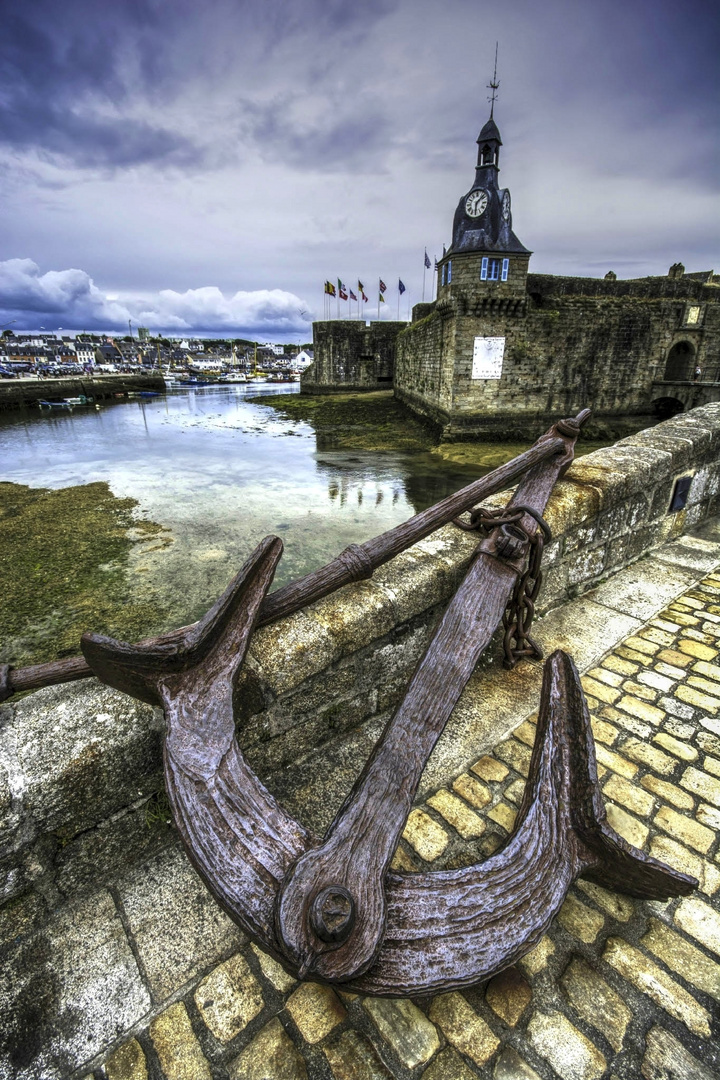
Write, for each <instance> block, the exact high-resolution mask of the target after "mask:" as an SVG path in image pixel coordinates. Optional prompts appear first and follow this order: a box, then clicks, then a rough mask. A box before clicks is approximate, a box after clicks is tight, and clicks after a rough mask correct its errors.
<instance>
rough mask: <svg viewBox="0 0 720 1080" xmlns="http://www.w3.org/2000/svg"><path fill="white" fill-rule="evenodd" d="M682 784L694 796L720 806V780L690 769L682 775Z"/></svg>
mask: <svg viewBox="0 0 720 1080" xmlns="http://www.w3.org/2000/svg"><path fill="white" fill-rule="evenodd" d="M680 784H681V786H682V787H684V788H685V789H686V790H687V791H691V792H692V793H693V795H698V796H699V797H700V798H701V799H704V800H705V802H709V803H712V805H713V806H720V780H718V779H716V778H715V777H714V776H708V775H707V773H704V772H700V770H699V769H694V768H692V767H690V768H689V769H686V770H685V772H684V773H683V774H682V777H681V778H680Z"/></svg>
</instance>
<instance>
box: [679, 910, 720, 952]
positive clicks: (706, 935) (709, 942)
mask: <svg viewBox="0 0 720 1080" xmlns="http://www.w3.org/2000/svg"><path fill="white" fill-rule="evenodd" d="M675 922H676V923H677V925H678V926H679V927H680V929H681V930H684V931H685V933H686V934H690V936H691V937H694V938H695V940H696V941H699V942H700V944H701V945H704V946H705V948H706V949H709V950H710V951H711V952H714V953H715V955H716V956H720V914H718V912H717V911H715V910H714V908H711V907H710V905H709V904H706V903H705V901H704V900H698V899H697V897H695V896H688V897H686V898H685V899H684V900H681V901H680V905H679V907H678V908H677V911H676V912H675Z"/></svg>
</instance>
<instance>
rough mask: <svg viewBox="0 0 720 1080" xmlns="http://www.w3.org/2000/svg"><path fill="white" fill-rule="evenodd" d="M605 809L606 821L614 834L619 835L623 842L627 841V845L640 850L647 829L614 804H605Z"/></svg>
mask: <svg viewBox="0 0 720 1080" xmlns="http://www.w3.org/2000/svg"><path fill="white" fill-rule="evenodd" d="M605 809H606V810H607V819H608V822H609V823H610V825H611V826H612V828H613V829H614V830H615V832H616V833H619V834H620V836H622V838H623V839H624V840H627V842H628V844H634V845H635V847H639V848H641V847H642V846H643V845H644V843H645V841H646V840H647V838H648V832H649V830H648V828H647V826H645V825H643V823H642V822H641V821H638V819H637V818H636V817H633V816H632V814H628V813H627V812H626V811H625V810H623V809H622V807H620V806H616V805H615V803H607V805H606V807H605Z"/></svg>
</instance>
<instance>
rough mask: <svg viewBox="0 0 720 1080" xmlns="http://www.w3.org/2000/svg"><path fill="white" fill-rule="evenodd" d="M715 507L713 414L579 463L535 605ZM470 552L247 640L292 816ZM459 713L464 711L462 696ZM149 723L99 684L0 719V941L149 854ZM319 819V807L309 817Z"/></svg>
mask: <svg viewBox="0 0 720 1080" xmlns="http://www.w3.org/2000/svg"><path fill="white" fill-rule="evenodd" d="M681 476H691V477H692V484H691V486H690V492H689V498H688V502H687V506H686V508H685V509H683V510H679V511H671V510H670V500H671V496H672V493H673V489H674V485H675V481H676V480H677V478H678V477H681ZM506 498H507V496H506V495H502V496H495V497H493V499H492V500H490V501H491V503H492V504H495V505H497V504H500V503H503V502H504V501H505V500H506ZM719 511H720V404H714V405H708V406H706V407H704V408H701V409H696V410H694V411H692V412H690V413H687V414H683V415H680V416H677V417H675V418H673V419H672V420H669V421H666V422H664V423H662V424H659V425H658V426H656V427H653V428H650V429H647V430H645V431H641V432H640V433H638V434H637V435H634V436H632V437H630V438H627V439H623V440H622V441H621V442H619V443H617V444H616V445H615V446H612V447H609V448H607V449H603V450H598V451H595V452H593V453H591V454H589V455H587V456H586V457H583V458H581V459H579V460H578V461H577V462H576V463H574V464H573V466H572V467H571V469H570V470H569V471H568V473H567V474H566V476H565V478H564V479H563V480H562V481H560V482H559V483H558V484H557V485H556V489H555V492H554V494H553V496H552V498H551V500H550V503H549V506H548V510H547V515H546V516H547V520H548V522H549V523H550V525H551V528H552V530H553V534H554V539H553V542H552V544H551V545H550V546H549V547H548V548H547V550H546V553H545V560H544V561H545V581H544V585H543V590H542V594H541V608H542V610H547V609H550V608H554V607H557V605H559V604H561V603H563V602H564V601H565V600H567V599H569V598H572V597H574V596H577V595H579V594H581V593H584V592H586V591H587V590H591V589H592V588H593V587H594V586H595V585H596V584H598V583H599V582H601V581H603V580H604V579H605V578H607V577H609V576H611V575H612V574H613V573H614V572H615V571H616V570H618V569H620V568H622V567H625V566H627V565H628V564H630V563H632V562H634V561H635V560H638V559H641V558H642V557H643V556H644V555H646V554H647V553H649V552H651V551H652V549H653V548H654V547H656V546H657V545H659V544H662V543H664V542H666V541H668V540H670V539H672V538H674V537H678V536H680V535H681V534H682V533H683V532H685V531H686V530H687V529H689V528H691V527H693V526H695V525H697V524H698V523H700V522H701V521H703V520H704V519H706V518H707V517H709V516H711V515H716V514H717V513H718V512H719ZM476 542H477V541H476V538H475V537H474V536H473V535H472V534H468V533H465V532H462V531H461V530H459V529H457V528H456V527H454V526H447V527H445V528H443V529H441V530H439V531H438V532H437V533H435V534H433V535H432V536H431V537H429V538H427V539H426V540H424V541H422V542H420V543H418V544H416V545H415V546H414V547H413V548H411V549H409V550H408V551H406V552H405V553H403V554H402V555H400V556H398V557H397V558H396V559H394V560H393V561H392V562H390V563H388V564H387V565H386V566H384V567H381V568H380V569H379V570H377V571H376V572H375V574H374V576H373V578H372V579H371V580H369V581H365V582H361V583H358V584H355V585H351V586H348V587H346V588H344V589H342V590H341V591H339V592H338V593H336V594H335V595H334V596H331V597H328V598H326V599H325V600H323V601H321V602H319V603H317V604H314V605H312V606H311V607H308V608H307V609H305V610H303V611H301V612H298V613H296V614H294V615H292V616H290V617H289V618H286V619H284V620H282V621H281V622H279V623H276V624H274V625H271V626H267V627H264V628H262V629H261V630H259V631H257V632H256V634H255V635H254V637H253V640H252V643H251V648H250V654H249V658H248V661H247V663H246V667H245V671H244V674H243V676H242V678H241V681H240V685H239V688H238V692H237V702H236V713H237V720H238V738H239V740H240V744H241V747H242V749H243V752H244V753H245V755H246V756H247V758H248V760H249V762H250V764H251V766H252V767H253V768H254V769H255V770H256V771H257V772H258V774H259V775H260V776H261V777H262V778H263V779H264V780H265V781H266V782H267V783H268V784H269V785H270V786H271V788H272V789H273V790H276V791H277V792H278V793H279V794H280V795H281V797H282V798H283V799H284V801H286V802H287V804H288V806H289V808H290V809H291V810H292V808H293V800H294V797H295V796H294V794H293V789H292V785H290V786H288V785H289V780H288V777H289V776H290V775H291V772H290V771H288V770H291V771H292V770H294V772H292V775H293V776H294V777H295V779H294V781H293V783H294V784H296V788H295V789H294V790H295V794H297V790H299V789H298V788H297V784H300V786H301V787H302V791H303V798H304V800H305V802H304V805H307V800H308V797H310V803H311V804H312V795H311V794H310V796H309V795H308V793H312V791H313V787H314V783H315V774H314V772H313V770H312V769H310V770H309V771H308V774H307V776H304V774H303V769H302V761H303V759H304V757H305V756H306V755H310V754H311V753H315V752H316V751H317V750H318V748H322V747H325V748H326V751H327V754H328V755H329V757H330V758H333V755H335V757H336V758H338V760H337V761H335V765H336V766H337V765H338V761H339V762H340V764H341V765H342V761H343V760H344V759H343V755H344V754H348V755H349V757H348V761H347V768H348V769H349V770H350V772H351V773H352V771H353V769H354V768H355V765H356V761H357V760H358V754H360V755H362V754H365V753H367V752H368V751H369V749H370V747H371V746H372V744H373V741H374V740H375V739H376V738H377V736H378V734H379V732H380V731H381V730H382V727H383V725H384V723H385V722H386V720H387V719H388V717H389V716H390V714H391V712H392V710H393V709H394V707H395V706H396V705H397V703H398V701H399V700H400V698H401V696H402V693H403V691H404V687H405V685H406V683H407V680H408V678H409V677H410V675H411V673H412V670H413V668H414V666H415V664H416V662H417V660H418V658H419V656H420V655H421V653H422V651H423V649H424V647H425V645H426V643H427V641H428V639H429V635H430V633H431V629H432V626H433V625H434V623H435V622H436V620H437V618H438V616H439V614H440V612H441V611H442V609H443V607H444V605H445V604H446V603H447V601H448V599H449V597H450V596H451V594H452V593H453V591H454V589H455V588H456V586H457V584H458V582H459V580H460V579H461V577H462V575H463V573H464V572H465V570H466V568H467V566H468V562H469V559H470V556H471V554H472V551H473V549H474V547H475V544H476ZM568 647H569V648H570V649H572V642H568ZM491 651H492V650H491ZM483 662H484V661H483ZM458 710H459V711H458ZM456 712H457V714H458V716H462V715H463V710H462V699H461V702H460V703H459V704H458V707H457V710H456ZM454 723H455V721H454V720H451V723H450V728H451V730H450V732H449V734H448V735H447V737H446V736H443V739H442V740H441V742H440V743H439V744H438V748H437V749H436V751H435V754H434V756H433V759H432V760H431V763H430V766H429V767H428V772H427V776H426V780H425V781H424V783H426V784H431V783H432V782H433V779H437V776H436V772H437V768H439V767H440V766H442V767H448V763H449V764H450V765H451V766H453V767H454V766H457V768H458V769H461V768H464V767H465V765H466V764H467V760H469V759H470V757H471V756H472V755H473V754H477V746H476V745H475V743H476V741H477V732H476V731H475V730H474V727H473V724H472V723H471V722H469V721H468V718H467V717H465V721H464V723H465V727H464V728H463V727H462V725H461V728H462V729H460V728H458V727H457V725H456V726H455V728H454V729H453V724H454ZM458 723H459V721H458ZM161 726H162V725H161V716H160V714H159V711H158V710H154V709H152V708H150V707H149V706H147V705H142V704H139V703H137V702H134V701H132V700H131V699H130V698H128V697H126V696H124V695H123V694H120V693H117V692H115V691H113V690H110V689H108V688H105V687H103V686H101V685H100V684H99V683H98V682H96V681H95V680H86V681H84V682H82V683H78V684H74V685H68V686H58V687H52V688H48V689H45V690H40V691H38V692H36V693H34V694H31V695H29V696H27V697H25V698H24V699H22V700H19V701H17V702H14V703H6V704H5V705H3V706H0V732H1V735H2V738H1V739H0V845H1V847H0V852H1V855H0V858H1V862H0V875H1V877H0V894H1V895H2V905H4V907H3V906H2V905H0V928H1V927H2V925H3V921H2V917H1V916H2V915H3V913H5V914H7V912H9V911H11V910H13V905H14V904H16V903H20V904H21V906H22V905H25V906H27V905H28V904H30V906H31V907H32V908H33V910H35V907H37V908H38V909H45V908H47V907H48V906H50V907H51V908H52V907H57V905H58V904H61V903H63V902H64V901H65V900H67V899H69V898H70V897H71V896H73V895H75V894H76V893H77V892H78V891H79V890H80V891H81V890H82V889H83V888H84V887H85V886H86V885H87V883H88V882H89V881H91V880H92V881H95V880H98V879H102V878H103V875H106V874H108V873H110V871H111V869H112V867H114V866H116V865H117V864H118V863H119V862H123V863H132V862H133V860H135V859H137V858H139V857H140V856H141V855H142V854H143V853H144V852H145V853H146V852H147V850H148V845H151V844H152V843H156V842H158V841H157V836H156V834H155V833H153V832H152V830H150V831H148V828H147V824H146V821H147V818H146V815H147V806H148V805H150V806H152V805H154V804H153V799H154V798H155V797H156V794H157V792H158V791H160V790H161V788H162V754H161ZM433 762H436V765H435V766H433ZM342 767H343V768H344V766H342ZM298 777H300V779H299V780H298ZM148 799H150V800H151V801H150V804H148ZM326 811H327V807H325V806H323V805H318V807H317V813H318V818H319V819H320V820H322V818H323V814H325V813H326ZM33 905H35V907H33ZM10 925H12V920H11V923H10Z"/></svg>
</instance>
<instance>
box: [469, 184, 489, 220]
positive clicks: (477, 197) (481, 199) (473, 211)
mask: <svg viewBox="0 0 720 1080" xmlns="http://www.w3.org/2000/svg"><path fill="white" fill-rule="evenodd" d="M487 204H488V193H487V191H483V189H482V188H479V190H478V191H471V192H470V194H469V195H468V197H467V199H466V200H465V213H466V214H467V215H468V217H480V215H481V214H482V213H483V212H484V210H485V207H486V206H487Z"/></svg>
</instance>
